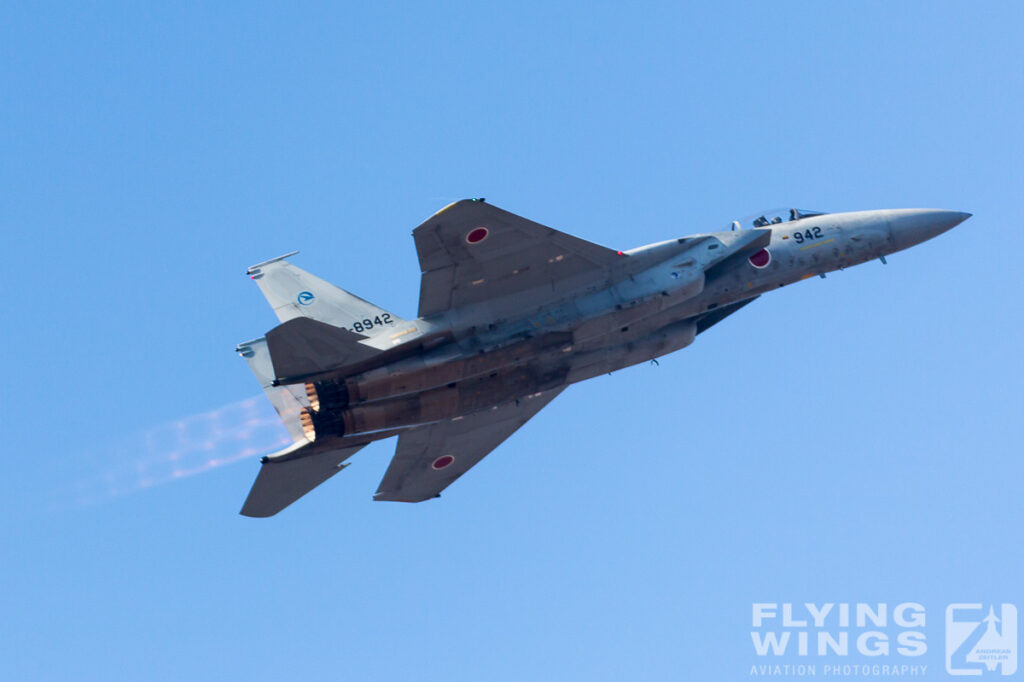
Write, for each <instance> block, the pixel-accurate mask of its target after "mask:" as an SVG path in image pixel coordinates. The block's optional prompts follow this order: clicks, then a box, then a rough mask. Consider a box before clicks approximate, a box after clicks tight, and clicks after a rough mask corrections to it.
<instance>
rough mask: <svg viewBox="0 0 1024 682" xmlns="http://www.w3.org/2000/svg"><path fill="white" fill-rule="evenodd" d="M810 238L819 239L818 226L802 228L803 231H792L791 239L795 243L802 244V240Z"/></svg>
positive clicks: (819, 231) (806, 240)
mask: <svg viewBox="0 0 1024 682" xmlns="http://www.w3.org/2000/svg"><path fill="white" fill-rule="evenodd" d="M812 239H821V228H820V227H811V228H808V229H806V230H804V231H803V232H794V233H793V241H795V242H796V243H797V244H803V243H804V242H809V241H811V240H812Z"/></svg>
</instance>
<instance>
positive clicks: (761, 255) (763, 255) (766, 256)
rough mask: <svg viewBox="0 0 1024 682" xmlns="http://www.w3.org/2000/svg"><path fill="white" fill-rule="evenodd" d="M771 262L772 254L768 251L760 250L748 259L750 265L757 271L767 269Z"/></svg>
mask: <svg viewBox="0 0 1024 682" xmlns="http://www.w3.org/2000/svg"><path fill="white" fill-rule="evenodd" d="M771 262H772V254H771V253H770V252H769V251H768V249H761V250H760V251H758V252H757V253H755V254H754V255H753V256H751V257H750V264H751V265H753V266H754V267H755V268H758V269H760V268H765V267H768V264H769V263H771Z"/></svg>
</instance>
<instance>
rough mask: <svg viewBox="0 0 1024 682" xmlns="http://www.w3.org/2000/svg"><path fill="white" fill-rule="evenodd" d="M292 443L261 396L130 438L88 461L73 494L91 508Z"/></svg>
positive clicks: (93, 454) (113, 444) (117, 442)
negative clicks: (86, 470)
mask: <svg viewBox="0 0 1024 682" xmlns="http://www.w3.org/2000/svg"><path fill="white" fill-rule="evenodd" d="M291 443H292V439H291V437H290V436H289V435H288V432H287V431H286V430H285V428H284V425H283V424H282V423H281V420H280V419H279V418H278V416H277V413H276V412H274V409H273V408H272V407H271V406H270V404H269V403H268V402H267V401H266V400H265V399H264V397H263V395H262V394H261V395H258V396H253V397H252V398H248V399H246V400H240V401H238V402H235V403H230V404H228V405H225V406H223V407H219V408H217V409H215V410H211V411H209V412H205V413H202V414H197V415H192V416H189V417H185V418H183V419H178V420H176V421H173V422H169V423H167V424H163V425H161V426H157V427H155V428H152V429H148V430H146V431H142V432H138V433H135V434H131V435H129V436H127V437H125V438H124V439H122V440H120V441H116V442H114V443H112V444H111V445H110V446H108V447H106V448H104V449H103V450H100V451H97V452H95V453H92V454H90V455H88V456H87V460H88V461H87V462H86V464H87V467H88V469H89V470H91V472H86V474H87V475H86V477H85V478H83V479H81V480H79V481H78V482H76V483H75V484H74V488H75V491H74V493H73V495H72V498H73V499H76V500H77V501H78V502H79V503H80V504H91V503H95V502H99V501H102V500H106V499H110V498H113V497H117V496H120V495H125V494H128V493H132V492H137V491H139V490H144V489H146V488H152V487H154V486H158V485H161V484H164V483H169V482H171V481H176V480H179V479H183V478H188V477H189V476H195V475H196V474H201V473H204V472H207V471H212V470H213V469H216V468H219V467H222V466H224V465H226V464H231V463H232V462H238V461H241V460H243V459H247V458H249V457H256V456H259V455H265V454H268V453H270V452H273V451H274V450H277V449H280V448H282V447H284V446H286V445H290V444H291Z"/></svg>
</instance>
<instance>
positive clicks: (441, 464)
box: [430, 455, 455, 471]
mask: <svg viewBox="0 0 1024 682" xmlns="http://www.w3.org/2000/svg"><path fill="white" fill-rule="evenodd" d="M454 461H455V458H454V457H452V456H451V455H441V456H440V457H438V458H437V459H435V460H434V461H433V463H432V464H431V465H430V468H431V469H433V470H434V471H440V470H441V469H444V468H445V467H448V466H451V463H452V462H454Z"/></svg>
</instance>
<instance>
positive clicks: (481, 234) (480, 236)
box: [466, 227, 490, 244]
mask: <svg viewBox="0 0 1024 682" xmlns="http://www.w3.org/2000/svg"><path fill="white" fill-rule="evenodd" d="M488 234H490V231H489V230H488V229H487V228H486V227H474V228H473V229H472V230H470V231H469V234H467V235H466V243H468V244H479V243H480V242H482V241H483V240H485V239H487V235H488Z"/></svg>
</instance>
